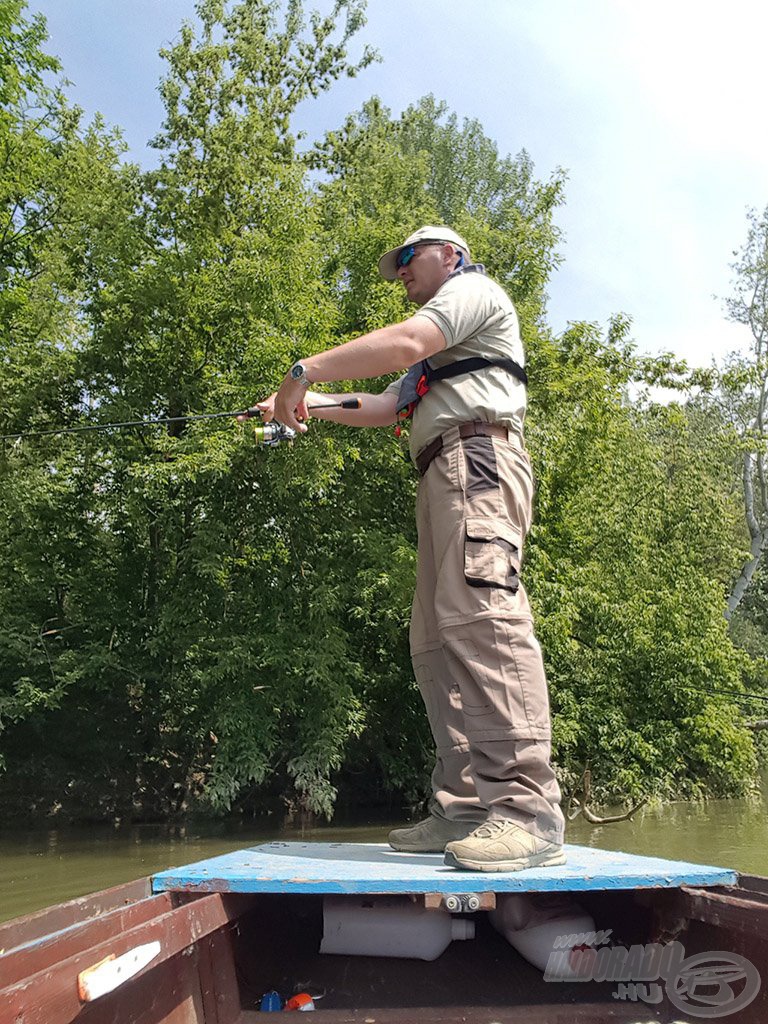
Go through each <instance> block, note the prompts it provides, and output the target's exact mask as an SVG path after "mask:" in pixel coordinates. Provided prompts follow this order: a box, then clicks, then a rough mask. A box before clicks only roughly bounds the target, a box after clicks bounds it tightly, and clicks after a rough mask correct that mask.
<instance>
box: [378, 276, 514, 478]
mask: <svg viewBox="0 0 768 1024" xmlns="http://www.w3.org/2000/svg"><path fill="white" fill-rule="evenodd" d="M415 315H416V316H426V317H428V318H429V319H430V320H431V321H432V322H433V323H435V324H437V326H438V327H439V328H440V330H441V331H442V333H443V334H444V335H445V343H446V347H445V349H444V350H443V351H440V352H436V353H435V355H433V356H430V358H429V364H430V366H432V367H434V368H435V369H437V368H438V367H440V366H445V365H446V364H447V363H452V362H455V361H456V360H457V359H468V358H469V357H470V356H484V357H485V358H486V359H495V358H501V359H514V360H515V362H517V363H519V364H520V366H523V365H524V360H525V355H524V353H523V345H522V342H521V340H520V327H519V324H518V320H517V313H516V311H515V307H514V305H513V304H512V300H511V299H510V297H509V296H508V295H507V293H506V292H505V291H504V289H503V288H502V287H501V286H500V285H498V284H497V283H496V282H495V281H493V280H491V278H489V277H486V276H485V274H483V273H480V272H474V271H470V272H466V271H464V272H462V273H458V274H456V275H455V276H453V277H449V278H448V280H447V281H446V282H445V283H444V284H443V285H442V286H441V287H440V288H439V290H438V292H437V294H436V295H435V296H434V297H433V298H432V299H430V300H429V302H427V303H425V304H424V305H423V306H422V307H421V309H419V311H418V312H417V313H416V314H415ZM401 380H402V377H401V378H400V379H399V380H396V381H394V382H393V383H392V384H390V385H389V386H388V387H387V388H386V391H387V392H393V393H395V394H397V393H398V392H399V389H400V381H401ZM525 408H526V392H525V386H524V385H523V384H522V383H521V382H520V381H519V380H518V379H517V378H516V377H513V376H512V374H511V373H508V372H507V371H506V370H503V369H501V367H499V366H487V367H484V368H483V369H481V370H473V371H472V372H471V373H467V374H461V375H460V376H457V377H452V378H450V379H449V380H442V381H437V382H435V383H434V384H432V385H430V389H429V393H428V394H427V395H426V396H425V397H424V398H422V400H421V401H420V402H419V404H418V405H417V406H416V410H415V412H414V414H413V418H412V419H411V420H410V431H409V448H410V453H411V458H412V459H414V460H415V459H416V456H417V455H418V453H419V452H420V451H421V450H422V448H424V447H425V446H426V445H428V444H429V442H430V441H433V440H434V439H435V438H436V437H438V436H439V435H440V434H443V433H445V431H446V430H448V429H449V428H450V427H455V426H457V425H458V424H460V423H468V422H470V421H472V420H484V421H485V422H486V423H500V424H502V425H503V426H505V427H510V428H511V429H512V430H513V431H515V432H516V433H517V434H519V435H520V437H521V438H522V433H523V420H524V419H525Z"/></svg>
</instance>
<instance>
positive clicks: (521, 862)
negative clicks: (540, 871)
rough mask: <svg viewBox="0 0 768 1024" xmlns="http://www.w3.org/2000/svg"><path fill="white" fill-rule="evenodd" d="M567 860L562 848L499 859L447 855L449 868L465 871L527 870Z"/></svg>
mask: <svg viewBox="0 0 768 1024" xmlns="http://www.w3.org/2000/svg"><path fill="white" fill-rule="evenodd" d="M565 862H566V856H565V854H564V853H563V852H562V850H558V851H557V852H556V853H533V854H531V856H530V857H523V858H521V857H517V858H516V859H514V860H497V861H479V860H466V859H462V860H459V859H458V857H457V856H456V854H454V853H450V852H448V853H446V855H445V863H446V864H447V865H448V867H449V868H460V869H464V870H465V871H525V870H526V868H555V867H557V866H558V865H559V864H565Z"/></svg>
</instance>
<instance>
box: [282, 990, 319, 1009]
mask: <svg viewBox="0 0 768 1024" xmlns="http://www.w3.org/2000/svg"><path fill="white" fill-rule="evenodd" d="M314 1008H315V1001H314V999H313V998H312V996H311V995H310V994H309V992H298V993H297V994H296V995H295V996H291V998H290V999H289V1000H287V1002H286V1004H285V1006H284V1007H283V1009H285V1010H303V1011H304V1012H306V1011H307V1010H314Z"/></svg>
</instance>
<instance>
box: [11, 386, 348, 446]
mask: <svg viewBox="0 0 768 1024" xmlns="http://www.w3.org/2000/svg"><path fill="white" fill-rule="evenodd" d="M361 404H362V403H361V401H360V399H359V398H345V399H344V400H343V401H341V402H329V403H328V404H327V405H310V406H308V407H307V408H308V409H309V411H310V412H311V411H312V410H313V409H359V408H360V406H361ZM261 416H262V411H261V409H259V408H257V407H256V406H254V407H253V408H251V409H238V410H237V411H236V412H205V413H199V414H197V415H195V416H160V417H158V418H157V419H147V420H126V421H124V422H122V423H90V424H88V426H85V427H57V428H55V429H53V430H25V431H22V432H21V433H18V434H0V441H19V440H23V439H26V438H28V437H54V436H56V435H59V434H84V433H86V432H87V431H92V430H122V429H125V428H129V427H158V426H163V425H164V424H166V423H194V422H196V421H198V420H221V419H226V418H229V419H233V418H241V419H253V418H254V417H258V418H261ZM254 433H255V435H256V441H257V443H259V444H263V445H266V446H267V447H274V446H275V445H278V444H280V443H281V441H293V440H294V438H295V437H296V431H295V430H293V429H292V428H291V427H286V426H284V425H283V424H282V423H278V422H277V421H276V420H271V421H270V422H269V423H263V424H261V425H260V426H257V427H255V428H254Z"/></svg>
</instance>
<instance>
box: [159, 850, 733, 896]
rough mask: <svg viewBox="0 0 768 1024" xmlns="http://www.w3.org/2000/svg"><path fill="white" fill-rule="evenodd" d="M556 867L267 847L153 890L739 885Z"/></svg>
mask: <svg viewBox="0 0 768 1024" xmlns="http://www.w3.org/2000/svg"><path fill="white" fill-rule="evenodd" d="M565 850H566V854H567V857H568V861H567V863H566V864H563V865H562V866H560V867H555V868H528V869H527V870H526V871H517V872H493V873H483V872H477V871H458V870H456V869H455V868H450V867H447V866H446V865H445V864H444V863H443V857H442V854H427V853H398V852H397V851H395V850H392V849H391V848H390V847H389V846H387V845H386V844H379V843H265V844H264V845H262V846H253V847H249V848H248V849H245V850H238V851H237V852H236V853H228V854H225V855H224V856H221V857H212V858H210V859H209V860H201V861H198V862H197V863H196V864H187V865H186V866H185V867H181V868H171V869H170V870H168V871H161V872H160V873H159V874H157V875H155V876H154V877H153V880H152V888H153V890H154V891H155V892H166V891H182V892H273V893H274V892H279V893H427V892H440V893H470V892H486V891H489V890H490V891H493V892H583V891H585V890H605V889H648V888H654V889H656V888H662V889H672V888H677V887H679V886H681V885H696V886H709V885H735V884H736V882H737V881H738V875H737V873H736V872H735V871H730V870H728V869H727V868H716V867H708V866H706V865H702V864H688V863H686V862H685V861H676V860H662V859H661V858H659V857H640V856H637V855H636V854H632V853H618V852H612V851H609V850H596V849H594V848H592V847H587V846H566V847H565Z"/></svg>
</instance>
